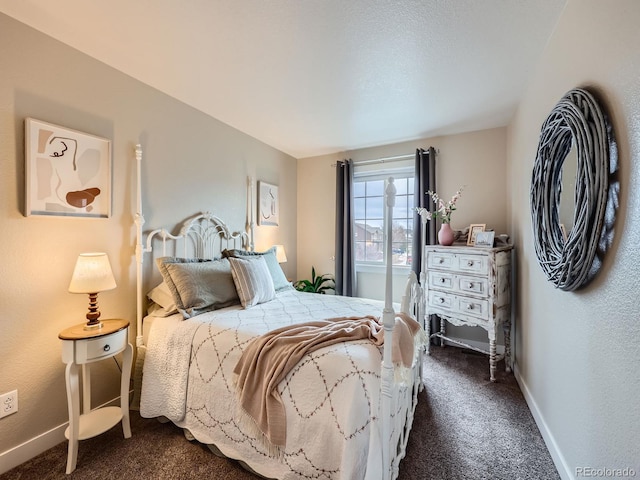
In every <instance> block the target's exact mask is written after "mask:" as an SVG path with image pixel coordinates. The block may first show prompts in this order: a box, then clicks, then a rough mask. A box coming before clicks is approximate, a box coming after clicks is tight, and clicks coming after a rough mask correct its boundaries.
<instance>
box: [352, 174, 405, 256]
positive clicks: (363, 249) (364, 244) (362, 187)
mask: <svg viewBox="0 0 640 480" xmlns="http://www.w3.org/2000/svg"><path fill="white" fill-rule="evenodd" d="M413 181H414V177H413V174H410V175H409V174H404V175H400V176H394V183H395V186H396V190H397V194H396V204H395V207H394V209H393V219H392V223H391V229H392V235H393V237H392V239H391V242H392V247H391V248H392V261H393V265H404V266H411V249H412V241H413V206H414V201H413ZM386 183H387V180H386V179H385V178H384V177H382V175H380V174H378V175H375V176H362V177H359V178H355V179H354V185H353V198H354V211H355V215H354V216H355V229H354V230H355V251H356V262H358V263H367V264H379V265H384V264H385V255H384V248H385V245H384V221H385V218H384V217H385V208H384V206H385V200H384V192H385V188H386Z"/></svg>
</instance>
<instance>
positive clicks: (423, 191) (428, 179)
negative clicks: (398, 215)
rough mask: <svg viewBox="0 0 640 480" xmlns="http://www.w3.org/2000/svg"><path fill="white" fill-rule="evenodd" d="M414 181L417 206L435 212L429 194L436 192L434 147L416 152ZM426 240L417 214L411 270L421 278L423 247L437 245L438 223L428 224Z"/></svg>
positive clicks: (431, 222)
mask: <svg viewBox="0 0 640 480" xmlns="http://www.w3.org/2000/svg"><path fill="white" fill-rule="evenodd" d="M415 175H416V176H415V181H414V192H413V194H414V199H415V206H416V207H422V208H426V209H427V210H429V211H433V209H434V205H433V200H432V199H431V197H430V196H429V195H427V192H428V191H429V190H431V191H432V192H435V191H436V151H435V150H434V149H433V147H429V150H423V149H422V148H419V149H417V150H416V171H415ZM426 237H427V238H426V239H424V241H423V239H422V220H421V219H420V215H418V214H417V213H414V214H413V251H412V253H411V255H412V259H411V269H412V270H413V271H414V272H415V273H416V275H417V276H418V278H420V268H421V267H422V255H423V253H424V252H423V251H422V245H434V244H435V243H436V222H435V221H429V222H427V234H426Z"/></svg>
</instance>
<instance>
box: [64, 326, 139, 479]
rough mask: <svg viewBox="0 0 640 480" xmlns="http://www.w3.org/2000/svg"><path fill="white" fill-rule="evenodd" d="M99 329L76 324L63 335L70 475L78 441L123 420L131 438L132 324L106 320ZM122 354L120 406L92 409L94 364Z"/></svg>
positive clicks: (127, 434)
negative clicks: (130, 326)
mask: <svg viewBox="0 0 640 480" xmlns="http://www.w3.org/2000/svg"><path fill="white" fill-rule="evenodd" d="M102 324H103V325H102V327H101V328H99V329H92V330H85V328H84V327H85V324H84V323H81V324H79V325H74V326H73V327H70V328H67V329H65V330H63V331H62V332H60V334H59V335H58V338H60V340H62V361H63V362H64V363H66V364H67V368H66V369H65V379H66V383H67V402H68V404H69V427H68V428H67V430H66V431H65V437H67V438H68V439H69V451H68V455H67V473H71V472H73V471H74V470H75V468H76V462H77V460H78V441H79V440H85V439H87V438H91V437H95V436H96V435H99V434H101V433H104V432H106V431H107V430H109V429H110V428H111V427H113V426H114V425H116V424H117V423H118V422H120V421H122V430H123V433H124V438H129V437H131V427H130V425H129V379H130V376H131V363H132V359H133V347H132V346H131V344H130V343H129V342H128V338H129V335H128V334H129V322H128V321H126V320H120V319H107V320H102ZM120 352H122V376H121V380H120V407H102V408H97V409H95V410H91V371H90V365H89V364H90V363H92V362H97V361H100V360H104V359H107V358H111V357H113V356H115V355H117V354H118V353H120ZM81 367H82V415H81V414H80V387H79V385H80V381H79V371H80V368H81Z"/></svg>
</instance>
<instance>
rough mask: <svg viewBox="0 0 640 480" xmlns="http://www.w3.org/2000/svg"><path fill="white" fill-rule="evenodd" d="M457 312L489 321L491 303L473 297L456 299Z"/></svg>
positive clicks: (458, 297)
mask: <svg viewBox="0 0 640 480" xmlns="http://www.w3.org/2000/svg"><path fill="white" fill-rule="evenodd" d="M456 310H457V311H458V312H459V313H461V314H463V315H470V316H472V317H478V318H482V319H483V320H489V302H488V301H486V300H480V299H477V298H471V297H462V296H457V297H456Z"/></svg>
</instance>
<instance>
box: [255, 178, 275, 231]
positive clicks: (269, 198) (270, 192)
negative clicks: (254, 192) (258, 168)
mask: <svg viewBox="0 0 640 480" xmlns="http://www.w3.org/2000/svg"><path fill="white" fill-rule="evenodd" d="M279 217H280V206H279V202H278V187H277V186H276V185H271V184H270V183H267V182H258V225H274V226H278V222H279Z"/></svg>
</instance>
